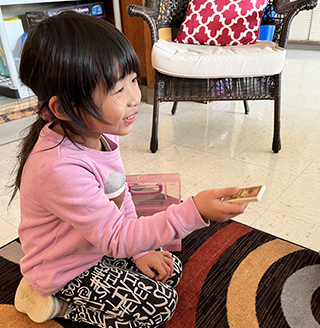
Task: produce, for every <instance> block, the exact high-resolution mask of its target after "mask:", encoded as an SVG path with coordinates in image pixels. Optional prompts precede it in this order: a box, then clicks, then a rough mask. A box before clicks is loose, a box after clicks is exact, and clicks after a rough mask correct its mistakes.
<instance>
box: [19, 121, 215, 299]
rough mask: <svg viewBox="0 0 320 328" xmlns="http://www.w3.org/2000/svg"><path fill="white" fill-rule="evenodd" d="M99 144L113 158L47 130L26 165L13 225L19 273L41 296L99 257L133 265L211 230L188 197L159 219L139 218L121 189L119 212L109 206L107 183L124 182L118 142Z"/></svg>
mask: <svg viewBox="0 0 320 328" xmlns="http://www.w3.org/2000/svg"><path fill="white" fill-rule="evenodd" d="M104 138H105V139H106V140H107V141H108V143H109V145H110V147H111V151H97V150H93V149H89V148H86V147H83V146H81V145H77V146H76V145H74V144H72V143H71V142H70V141H69V140H67V139H65V140H63V141H62V136H60V135H59V134H57V133H55V132H54V131H52V130H51V129H50V127H49V124H48V125H46V126H45V127H44V128H43V130H42V131H41V133H40V136H39V139H38V141H37V143H36V145H35V147H34V149H33V151H32V153H31V154H30V156H29V158H28V160H27V162H26V164H25V167H24V170H23V175H22V181H21V188H20V202H21V223H20V226H19V236H20V240H21V244H22V250H23V252H24V254H25V256H24V257H23V258H22V260H21V263H20V266H21V272H22V274H23V275H24V277H25V278H26V279H27V280H28V281H29V282H30V284H31V285H32V286H33V288H34V289H35V290H36V291H37V292H38V293H39V294H40V295H42V296H45V297H46V296H49V295H52V294H54V293H56V292H57V291H59V290H60V289H61V288H62V287H64V286H65V285H66V284H67V282H69V281H70V280H72V279H74V278H75V277H77V276H78V275H79V274H81V273H82V272H84V271H85V270H87V269H89V268H90V267H92V266H93V265H95V264H97V263H98V262H99V261H100V259H101V258H102V256H103V255H107V256H110V257H115V258H125V257H129V256H133V257H134V258H138V257H139V256H142V255H143V254H145V253H143V252H146V251H150V250H152V249H157V248H159V247H160V246H162V245H165V244H167V243H168V242H170V241H172V240H173V239H176V238H183V237H185V236H186V235H188V234H189V233H191V232H192V231H193V230H196V229H199V228H202V227H205V226H207V225H209V223H208V222H207V221H205V220H203V219H202V217H201V216H200V214H199V212H198V210H197V208H196V206H195V204H194V202H193V199H192V198H191V197H190V198H188V199H186V200H185V201H184V202H183V203H181V204H179V205H172V206H170V207H169V208H168V209H167V210H166V211H164V212H159V213H156V214H155V215H153V216H146V217H140V218H137V215H136V211H135V208H134V204H133V202H132V200H131V195H130V193H129V192H128V189H127V186H126V185H125V186H124V190H125V192H124V199H123V202H122V205H121V207H120V208H119V207H118V206H117V205H116V204H115V202H114V201H112V200H110V199H111V198H112V197H114V196H115V195H114V193H111V194H109V196H108V195H107V194H106V192H105V186H106V183H107V181H108V180H109V181H110V177H112V176H114V175H115V176H117V177H119V175H120V177H121V175H123V177H125V175H124V174H125V173H124V168H123V164H122V160H121V156H120V152H119V147H118V137H116V136H111V135H104ZM116 180H117V179H116ZM120 191H121V190H120ZM109 197H110V199H109Z"/></svg>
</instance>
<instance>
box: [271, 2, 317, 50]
mask: <svg viewBox="0 0 320 328" xmlns="http://www.w3.org/2000/svg"><path fill="white" fill-rule="evenodd" d="M316 6H317V0H296V1H292V2H289V1H288V0H274V1H273V8H274V11H275V13H276V15H277V16H278V17H281V19H280V22H281V23H280V24H279V26H277V24H276V29H280V33H279V36H280V37H279V40H277V43H278V44H279V46H280V47H283V48H285V47H286V46H287V41H288V37H289V30H290V25H291V22H292V19H293V18H294V17H295V16H296V15H297V14H298V13H299V12H300V11H303V10H311V9H313V8H315V7H316ZM275 22H277V19H275Z"/></svg>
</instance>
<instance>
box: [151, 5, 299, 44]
mask: <svg viewBox="0 0 320 328" xmlns="http://www.w3.org/2000/svg"><path fill="white" fill-rule="evenodd" d="M302 1H304V0H298V1H296V2H297V3H298V2H302ZM287 3H290V0H269V2H268V5H267V7H266V9H265V11H264V14H263V17H262V23H261V24H262V25H275V32H274V36H273V41H274V42H276V43H277V44H279V45H280V46H282V47H285V46H286V43H287V38H288V28H289V25H290V23H291V19H292V15H290V19H286V14H287V13H288V12H286V10H283V11H282V9H283V8H284V7H285V5H286V4H287ZM188 4H189V0H145V7H148V8H150V9H151V10H152V11H153V12H154V15H153V17H154V19H155V24H156V26H157V29H158V30H159V29H160V28H164V27H169V28H178V29H179V28H180V26H181V24H182V21H183V18H184V16H185V14H186V11H187V8H188ZM297 8H298V6H297ZM291 10H292V8H290V11H291ZM298 12H299V10H297V12H296V13H295V14H297V13H298ZM283 30H287V31H283Z"/></svg>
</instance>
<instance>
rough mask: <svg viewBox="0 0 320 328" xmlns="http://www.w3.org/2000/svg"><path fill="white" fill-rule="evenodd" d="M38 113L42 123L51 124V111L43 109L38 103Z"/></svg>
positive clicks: (52, 118)
mask: <svg viewBox="0 0 320 328" xmlns="http://www.w3.org/2000/svg"><path fill="white" fill-rule="evenodd" d="M38 113H39V115H40V116H41V118H42V119H43V120H44V121H47V122H51V121H53V120H54V116H53V114H52V113H51V111H50V110H49V109H48V108H47V107H44V106H43V104H42V105H41V104H40V103H38Z"/></svg>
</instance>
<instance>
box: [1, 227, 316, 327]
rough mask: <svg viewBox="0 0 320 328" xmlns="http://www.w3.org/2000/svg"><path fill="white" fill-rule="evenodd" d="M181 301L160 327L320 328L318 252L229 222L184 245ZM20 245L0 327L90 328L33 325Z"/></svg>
mask: <svg viewBox="0 0 320 328" xmlns="http://www.w3.org/2000/svg"><path fill="white" fill-rule="evenodd" d="M176 254H177V255H178V256H179V257H180V258H181V260H182V262H183V264H184V270H183V276H182V280H181V282H180V284H179V285H178V286H177V288H176V290H177V292H178V295H179V302H178V306H177V309H176V312H175V314H174V316H173V317H172V319H171V320H170V321H169V322H168V323H167V324H166V325H165V326H163V327H162V328H164V327H165V328H320V257H319V255H318V253H317V252H315V251H311V250H308V249H305V248H303V247H300V246H298V245H295V244H292V243H289V242H286V241H284V240H281V239H279V238H277V237H275V236H272V235H270V234H267V233H264V232H261V231H258V230H256V229H252V228H249V227H247V226H245V225H242V224H239V223H236V222H233V221H230V222H228V223H217V224H215V223H213V224H212V225H211V226H210V227H209V228H205V229H201V230H198V231H195V232H194V233H192V234H191V235H189V236H188V237H186V238H185V239H184V240H183V243H182V251H181V252H177V253H176ZM21 256H22V254H21V248H20V244H19V242H18V241H14V242H12V243H11V244H9V245H7V246H6V247H4V248H2V249H1V250H0V277H1V294H0V303H1V304H0V327H1V328H12V327H14V328H20V327H21V328H45V327H52V328H56V327H57V328H61V327H64V328H89V327H92V326H89V325H87V324H79V323H73V322H70V321H67V320H64V319H57V320H51V321H49V322H46V323H44V324H35V323H32V322H31V321H30V320H29V319H28V318H27V317H26V316H25V315H23V314H20V313H18V312H16V311H15V309H14V307H13V305H12V304H13V298H14V293H15V289H16V287H17V285H18V283H19V281H20V279H21V275H20V272H19V265H18V263H19V260H20V258H21Z"/></svg>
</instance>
